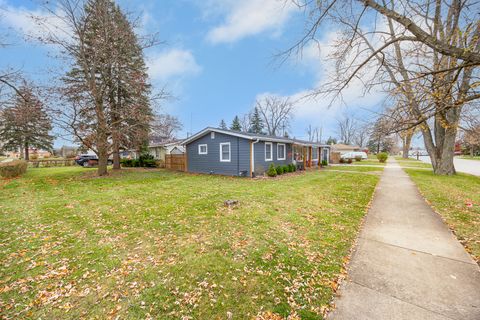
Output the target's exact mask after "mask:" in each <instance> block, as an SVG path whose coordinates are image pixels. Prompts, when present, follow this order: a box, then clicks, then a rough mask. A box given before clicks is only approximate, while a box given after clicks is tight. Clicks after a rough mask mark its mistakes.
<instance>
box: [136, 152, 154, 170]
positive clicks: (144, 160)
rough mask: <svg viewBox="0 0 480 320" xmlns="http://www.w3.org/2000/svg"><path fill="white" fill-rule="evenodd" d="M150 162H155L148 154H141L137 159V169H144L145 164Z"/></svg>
mask: <svg viewBox="0 0 480 320" xmlns="http://www.w3.org/2000/svg"><path fill="white" fill-rule="evenodd" d="M150 160H155V158H154V157H153V156H152V155H151V154H149V153H142V154H141V155H140V157H138V162H139V164H138V167H145V166H146V165H145V163H148V164H150Z"/></svg>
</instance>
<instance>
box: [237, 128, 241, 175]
mask: <svg viewBox="0 0 480 320" xmlns="http://www.w3.org/2000/svg"><path fill="white" fill-rule="evenodd" d="M237 172H238V175H240V138H239V137H237Z"/></svg>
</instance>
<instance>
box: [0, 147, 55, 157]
mask: <svg viewBox="0 0 480 320" xmlns="http://www.w3.org/2000/svg"><path fill="white" fill-rule="evenodd" d="M24 152H25V150H23V149H22V150H20V151H7V152H5V153H6V155H7V157H8V158H16V159H22V158H23V157H24ZM28 154H29V156H30V157H31V158H34V157H37V158H39V159H43V158H50V157H51V156H52V153H51V152H50V151H46V150H40V149H37V148H28Z"/></svg>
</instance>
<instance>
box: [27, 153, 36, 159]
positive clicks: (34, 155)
mask: <svg viewBox="0 0 480 320" xmlns="http://www.w3.org/2000/svg"><path fill="white" fill-rule="evenodd" d="M29 158H30V160H37V159H38V154H37V153H34V154H31V155H30V156H29Z"/></svg>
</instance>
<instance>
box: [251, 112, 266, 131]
mask: <svg viewBox="0 0 480 320" xmlns="http://www.w3.org/2000/svg"><path fill="white" fill-rule="evenodd" d="M264 127H265V126H264V124H263V120H262V117H261V115H260V112H259V111H258V108H257V107H255V108H254V109H253V112H252V116H251V117H250V131H251V132H252V133H256V134H262V133H263V129H264Z"/></svg>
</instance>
